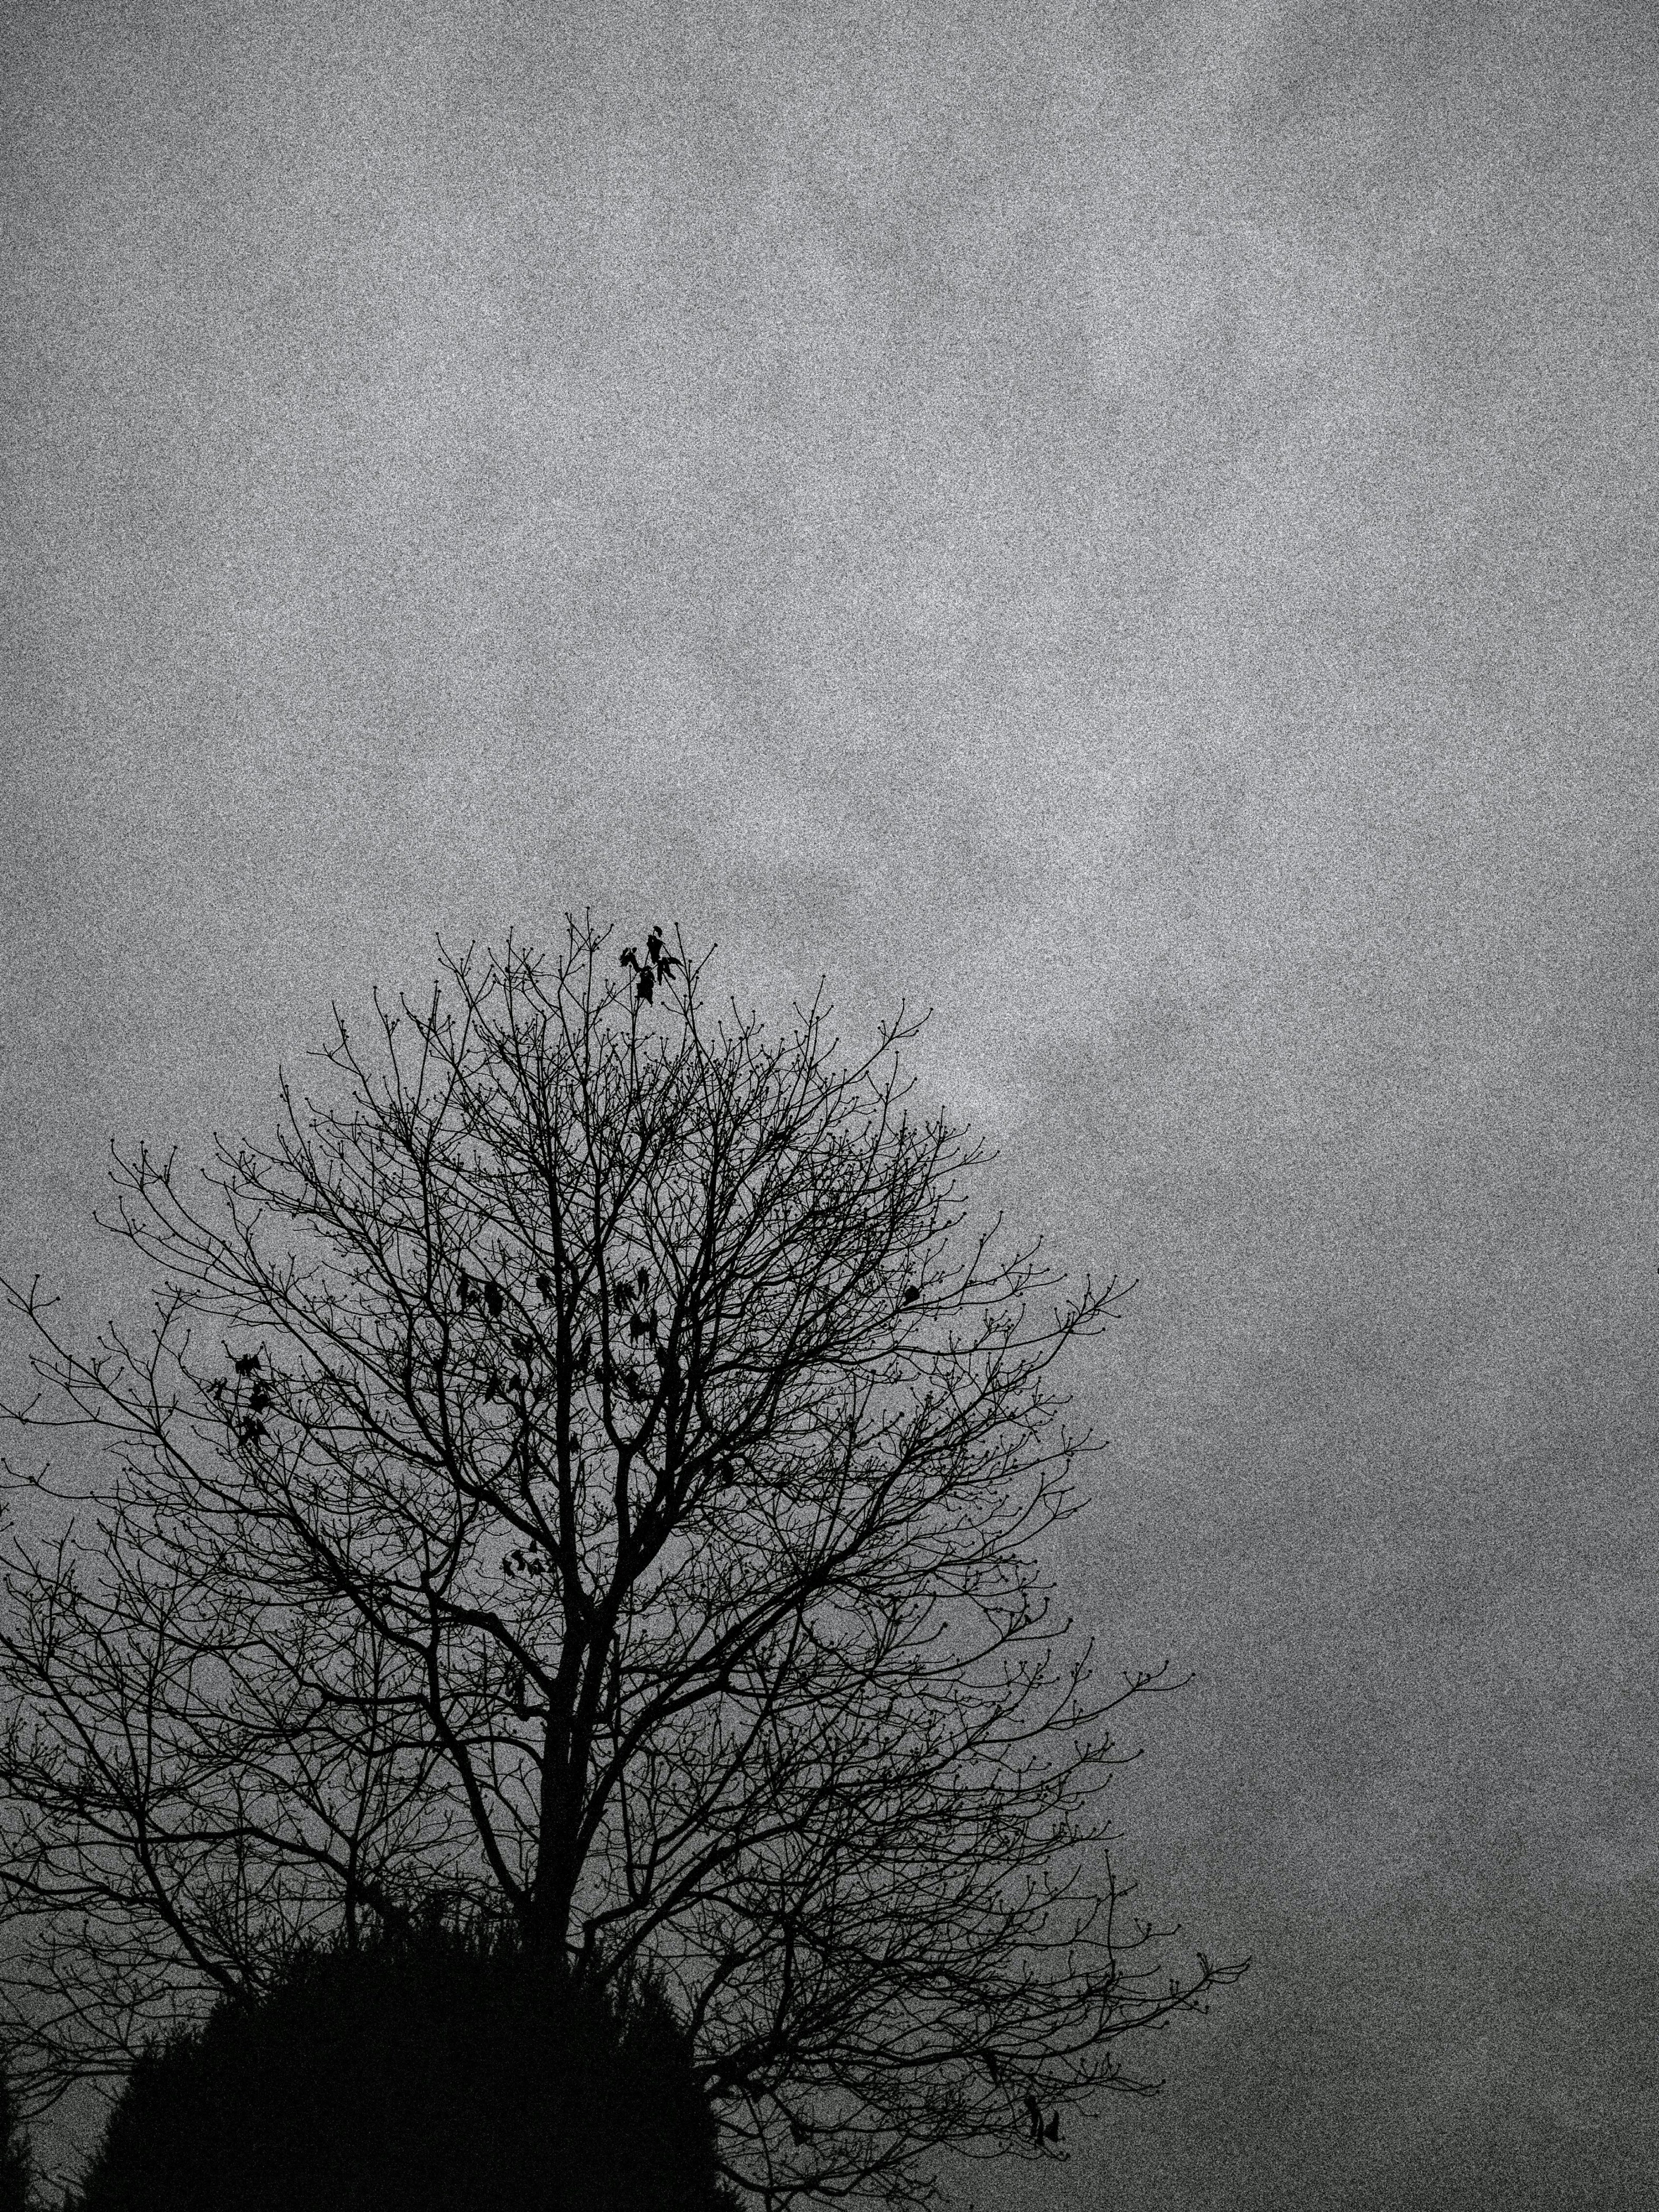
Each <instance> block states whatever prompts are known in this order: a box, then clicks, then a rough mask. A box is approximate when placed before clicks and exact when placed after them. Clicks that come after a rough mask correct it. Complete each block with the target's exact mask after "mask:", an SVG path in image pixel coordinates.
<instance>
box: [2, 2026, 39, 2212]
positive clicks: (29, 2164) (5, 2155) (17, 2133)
mask: <svg viewBox="0 0 1659 2212" xmlns="http://www.w3.org/2000/svg"><path fill="white" fill-rule="evenodd" d="M33 2172H34V2168H33V2160H32V2159H31V2158H30V2156H29V2152H28V2144H27V2140H26V2138H25V2136H24V2135H23V2132H22V2129H21V2125H20V2124H19V2122H18V2118H17V2105H16V2100H15V2098H14V2097H13V2095H12V2087H11V2073H10V2069H9V2067H8V2066H7V2064H6V2063H5V2062H4V2060H3V2059H0V2212H29V2208H30V2206H31V2205H32V2204H33V2202H34V2199H33V2194H32V2192H31V2184H32V2182H33Z"/></svg>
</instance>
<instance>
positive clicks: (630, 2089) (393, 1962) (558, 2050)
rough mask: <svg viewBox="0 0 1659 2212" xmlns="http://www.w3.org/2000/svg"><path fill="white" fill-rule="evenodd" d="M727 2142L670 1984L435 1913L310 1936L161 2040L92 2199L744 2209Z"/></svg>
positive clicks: (684, 2211) (141, 2074) (88, 2191)
mask: <svg viewBox="0 0 1659 2212" xmlns="http://www.w3.org/2000/svg"><path fill="white" fill-rule="evenodd" d="M714 2157H715V2124H714V2117H713V2113H712V2112H711V2109H710V2107H709V2105H708V2100H707V2098H706V2097H705V2096H704V2094H703V2093H702V2090H701V2088H700V2087H699V2086H698V2084H697V2082H696V2079H695V2077H694V2075H693V2073H692V2069H691V2063H690V2044H689V2040H688V2039H687V2037H686V2035H685V2033H684V2030H683V2029H682V2027H680V2025H679V2023H678V2021H677V2020H676V2018H675V2016H674V2015H673V2012H672V2009H671V2007H670V2005H669V2004H668V2002H667V2001H666V1999H665V1997H664V1996H663V1995H662V1993H661V1991H660V1990H659V1988H658V1987H657V1986H656V1984H653V1982H652V1981H651V1980H649V1979H648V1978H641V1980H639V1981H638V1982H637V1983H636V1984H635V1988H634V1989H633V1990H632V1991H631V1992H630V1993H629V1994H628V1995H627V1996H623V1997H622V1998H613V1997H611V1996H606V1995H605V1993H603V1992H599V1991H597V1990H589V1989H586V1988H584V1987H582V1986H581V1985H580V1984H574V1983H572V1982H570V1981H568V1979H566V1978H563V1977H562V1976H556V1975H555V1974H554V1973H553V1972H550V1970H549V1969H548V1968H546V1967H544V1966H538V1965H537V1964H535V1963H534V1962H533V1961H532V1960H531V1959H530V1958H529V1957H528V1956H527V1955H526V1954H525V1952H524V1951H523V1950H522V1948H520V1947H519V1946H517V1945H516V1944H514V1943H513V1942H510V1941H506V1940H501V1941H495V1942H490V1941H488V1940H484V1939H481V1938H478V1937H477V1936H466V1935H464V1934H461V1933H459V1932H458V1931H455V1930H453V1929H445V1928H442V1927H439V1926H433V1925H430V1924H428V1926H427V1927H426V1928H425V1929H423V1930H422V1931H421V1933H420V1934H419V1935H418V1936H416V1937H412V1938H411V1937H408V1936H405V1937H404V1938H403V1939H401V1940H397V1941H390V1940H377V1941H374V1942H370V1943H368V1944H367V1945H365V1946H363V1947H362V1948H358V1949H357V1950H356V1951H352V1950H349V1949H348V1948H345V1947H344V1946H338V1947H336V1948H327V1949H318V1948H313V1949H309V1950H305V1951H301V1952H299V1953H297V1954H295V1957H294V1958H293V1959H292V1960H290V1962H289V1965H288V1966H287V1967H286V1969H285V1970H284V1971H283V1972H282V1973H281V1974H279V1975H278V1976H277V1977H276V1979H275V1980H274V1982H273V1984H272V1985H271V1987H270V1990H269V1991H268V1992H267V1994H266V1995H265V1996H264V1998H263V1999H262V2000H261V2002H259V2003H258V2004H257V2005H256V2006H254V2007H252V2008H248V2007H246V2006H240V2007H237V2006H232V2005H230V2004H229V2003H228V2002H221V2003H220V2004H219V2005H218V2006H217V2007H216V2008H215V2010H214V2011H213V2012H212V2013H211V2014H210V2016H209V2017H208V2019H207V2021H206V2022H205V2023H204V2025H203V2026H202V2027H199V2028H197V2029H196V2030H194V2031H192V2032H190V2033H184V2034H181V2035H179V2036H178V2037H177V2038H175V2039H173V2040H171V2041H170V2042H167V2043H166V2044H164V2045H160V2046H155V2047H152V2048H151V2049H150V2050H149V2051H147V2052H146V2053H145V2054H144V2055H143V2057H141V2058H140V2059H139V2060H138V2062H137V2064H136V2066H135V2067H134V2069H133V2072H132V2074H131V2077H130V2079H129V2081H128V2082H127V2085H126V2087H125V2091H124V2093H123V2094H122V2096H121V2099H120V2101H119V2102H118V2105H117V2106H116V2107H115V2110H114V2111H113V2112H112V2114H111V2117H110V2120H109V2124H108V2127H107V2129H106V2133H105V2136H104V2140H103V2142H102V2144H101V2146H100V2149H99V2152H98V2154H97V2157H96V2159H95V2160H94V2164H93V2166H92V2168H91V2171H90V2172H89V2173H88V2178H87V2181H86V2184H85V2186H84V2189H83V2191H82V2196H81V2197H80V2199H79V2202H78V2207H77V2212H227V2208H229V2207H232V2206H234V2207H235V2208H237V2212H279V2208H280V2212H736V2208H737V2200H736V2198H735V2197H733V2196H732V2194H731V2193H730V2192H729V2191H726V2189H724V2188H723V2187H722V2186H721V2185H720V2183H719V2182H718V2180H717V2178H716V2173H715V2165H714Z"/></svg>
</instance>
